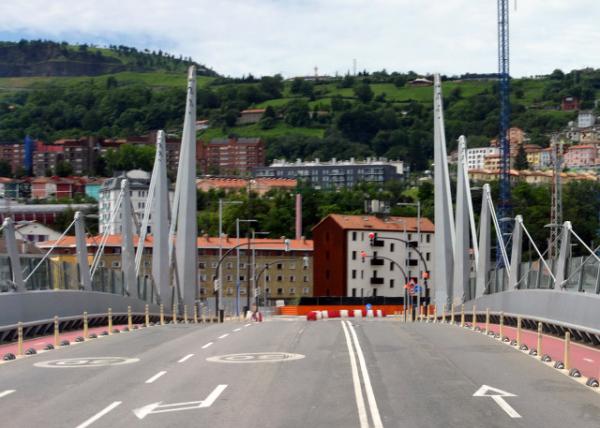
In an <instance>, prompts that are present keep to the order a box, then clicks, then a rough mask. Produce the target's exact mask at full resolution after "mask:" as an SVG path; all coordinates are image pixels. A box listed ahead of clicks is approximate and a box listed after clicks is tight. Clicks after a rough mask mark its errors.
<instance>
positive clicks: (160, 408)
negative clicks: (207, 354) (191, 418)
mask: <svg viewBox="0 0 600 428" xmlns="http://www.w3.org/2000/svg"><path fill="white" fill-rule="evenodd" d="M225 388H227V385H219V386H217V387H216V388H215V389H214V390H213V391H212V392H211V393H210V394H208V397H206V399H204V400H202V401H188V402H186V403H172V404H162V401H158V402H156V403H152V404H148V405H147V406H144V407H140V408H139V409H135V410H134V411H133V413H134V414H135V415H136V416H137V417H138V419H144V418H145V417H146V416H148V415H150V414H153V413H167V412H179V411H181V410H193V409H204V408H207V407H210V406H212V405H213V403H214V402H215V401H216V400H217V398H219V395H221V393H222V392H223V391H225Z"/></svg>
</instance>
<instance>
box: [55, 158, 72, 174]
mask: <svg viewBox="0 0 600 428" xmlns="http://www.w3.org/2000/svg"><path fill="white" fill-rule="evenodd" d="M72 174H73V167H72V166H71V164H70V163H69V162H67V161H64V160H63V161H59V162H58V163H57V164H56V175H58V176H59V177H68V176H70V175H72Z"/></svg>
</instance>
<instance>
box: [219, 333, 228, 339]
mask: <svg viewBox="0 0 600 428" xmlns="http://www.w3.org/2000/svg"><path fill="white" fill-rule="evenodd" d="M227 336H229V333H225V334H222V335H221V336H219V339H225V338H226V337H227Z"/></svg>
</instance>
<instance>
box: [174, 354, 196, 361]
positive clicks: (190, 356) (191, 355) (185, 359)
mask: <svg viewBox="0 0 600 428" xmlns="http://www.w3.org/2000/svg"><path fill="white" fill-rule="evenodd" d="M193 356H194V354H187V355H186V356H185V357H183V358H182V359H181V360H179V361H177V362H178V363H185V362H186V361H187V360H189V359H190V358H192V357H193Z"/></svg>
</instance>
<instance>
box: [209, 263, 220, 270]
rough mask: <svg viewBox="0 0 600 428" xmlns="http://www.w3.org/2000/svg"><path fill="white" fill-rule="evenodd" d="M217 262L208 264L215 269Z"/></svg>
mask: <svg viewBox="0 0 600 428" xmlns="http://www.w3.org/2000/svg"><path fill="white" fill-rule="evenodd" d="M218 264H219V263H218V262H212V263H211V264H210V266H211V267H212V268H213V269H215V268H216V267H217V265H218Z"/></svg>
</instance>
